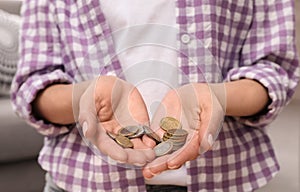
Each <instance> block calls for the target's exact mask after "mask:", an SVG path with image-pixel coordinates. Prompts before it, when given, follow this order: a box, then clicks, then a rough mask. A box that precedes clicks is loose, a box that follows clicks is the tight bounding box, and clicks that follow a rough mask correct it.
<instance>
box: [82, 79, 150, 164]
mask: <svg viewBox="0 0 300 192" xmlns="http://www.w3.org/2000/svg"><path fill="white" fill-rule="evenodd" d="M79 124H80V125H81V127H82V132H83V134H84V136H85V137H86V138H87V140H88V141H90V142H91V143H92V144H93V145H94V146H95V147H96V148H97V149H98V150H100V152H101V153H102V154H105V155H107V156H109V157H111V158H112V159H114V160H116V161H118V162H121V163H127V164H134V165H138V166H143V165H145V164H146V163H147V162H149V161H152V160H153V159H154V158H155V154H154V151H153V150H152V149H151V148H150V147H149V146H147V145H145V144H144V143H143V141H142V139H141V138H134V139H131V142H132V143H133V148H123V147H121V146H120V145H118V144H117V143H116V142H115V141H114V140H113V139H112V138H111V137H109V136H108V135H107V133H108V132H109V133H114V134H117V133H118V130H119V129H120V128H121V127H124V126H129V125H147V124H149V118H148V113H147V109H146V106H145V103H144V101H143V99H142V97H141V95H140V93H139V91H138V90H137V89H136V88H135V87H134V86H133V85H131V84H130V83H127V82H125V81H123V80H121V79H119V78H116V77H113V76H100V77H98V78H97V79H95V80H94V81H92V82H91V83H90V85H89V86H88V88H87V89H86V91H85V92H84V93H83V94H82V96H81V98H80V102H79Z"/></svg>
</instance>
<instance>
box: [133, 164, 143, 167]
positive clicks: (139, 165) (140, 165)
mask: <svg viewBox="0 0 300 192" xmlns="http://www.w3.org/2000/svg"><path fill="white" fill-rule="evenodd" d="M134 165H135V166H138V167H142V166H144V165H145V163H134Z"/></svg>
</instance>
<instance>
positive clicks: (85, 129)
mask: <svg viewBox="0 0 300 192" xmlns="http://www.w3.org/2000/svg"><path fill="white" fill-rule="evenodd" d="M87 130H88V124H87V122H86V121H85V122H83V124H82V133H83V135H84V136H85V135H86V132H87Z"/></svg>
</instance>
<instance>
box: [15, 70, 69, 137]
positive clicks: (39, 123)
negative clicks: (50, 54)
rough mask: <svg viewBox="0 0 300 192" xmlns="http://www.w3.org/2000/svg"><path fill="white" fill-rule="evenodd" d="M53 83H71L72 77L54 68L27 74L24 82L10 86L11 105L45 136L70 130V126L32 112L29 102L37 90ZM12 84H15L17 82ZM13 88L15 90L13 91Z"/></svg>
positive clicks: (34, 96)
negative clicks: (39, 72)
mask: <svg viewBox="0 0 300 192" xmlns="http://www.w3.org/2000/svg"><path fill="white" fill-rule="evenodd" d="M55 83H72V78H71V77H70V76H68V75H67V74H66V73H63V72H62V71H61V70H54V71H52V72H50V73H47V74H36V75H32V76H29V77H28V78H27V79H26V81H25V82H23V83H22V84H19V85H20V87H12V90H13V93H12V105H13V109H14V111H16V113H17V115H18V116H20V117H21V118H23V119H25V121H26V122H27V123H28V124H30V125H31V126H33V127H34V128H36V129H37V131H38V132H39V133H41V134H42V135H45V136H53V137H54V136H57V135H60V134H64V133H67V132H69V131H70V129H71V126H64V125H54V124H51V123H48V122H46V121H44V120H42V119H37V118H36V117H35V116H33V114H32V106H31V103H32V102H33V100H34V99H35V98H36V96H37V94H38V93H39V91H41V90H43V89H45V88H46V87H47V86H49V85H51V84H55ZM15 84H16V85H14V84H13V86H17V85H18V83H15ZM14 90H16V91H15V92H14Z"/></svg>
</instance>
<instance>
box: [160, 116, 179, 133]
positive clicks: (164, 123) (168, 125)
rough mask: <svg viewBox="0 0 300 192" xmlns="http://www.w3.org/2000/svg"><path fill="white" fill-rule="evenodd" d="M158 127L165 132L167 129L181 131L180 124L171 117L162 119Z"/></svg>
mask: <svg viewBox="0 0 300 192" xmlns="http://www.w3.org/2000/svg"><path fill="white" fill-rule="evenodd" d="M159 125H160V127H161V128H162V129H163V130H165V131H167V130H169V129H181V128H182V125H181V123H180V122H179V121H178V120H177V119H175V118H173V117H164V118H162V119H161V121H160V124H159Z"/></svg>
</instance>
